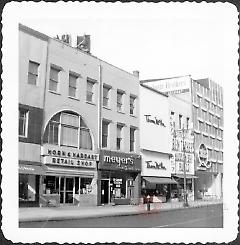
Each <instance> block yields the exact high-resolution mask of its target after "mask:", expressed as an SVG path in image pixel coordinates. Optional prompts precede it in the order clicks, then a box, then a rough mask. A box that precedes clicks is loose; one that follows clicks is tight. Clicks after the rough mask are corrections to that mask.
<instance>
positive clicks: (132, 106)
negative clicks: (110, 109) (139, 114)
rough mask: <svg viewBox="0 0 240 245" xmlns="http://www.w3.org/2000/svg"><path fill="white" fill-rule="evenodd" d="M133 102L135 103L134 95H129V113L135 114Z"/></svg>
mask: <svg viewBox="0 0 240 245" xmlns="http://www.w3.org/2000/svg"><path fill="white" fill-rule="evenodd" d="M135 103H136V96H134V95H130V115H134V114H135V110H136V105H135Z"/></svg>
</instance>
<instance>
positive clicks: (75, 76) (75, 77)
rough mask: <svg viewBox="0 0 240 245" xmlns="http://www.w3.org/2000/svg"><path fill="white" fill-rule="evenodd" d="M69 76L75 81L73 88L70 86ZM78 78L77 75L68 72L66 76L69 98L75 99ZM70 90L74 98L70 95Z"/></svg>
mask: <svg viewBox="0 0 240 245" xmlns="http://www.w3.org/2000/svg"><path fill="white" fill-rule="evenodd" d="M70 76H71V77H74V79H75V87H74V86H72V85H71V84H70ZM78 78H79V76H78V75H77V74H75V73H73V72H69V74H68V97H70V98H75V99H77V87H78V86H77V83H78ZM70 89H74V93H75V95H74V96H72V95H70Z"/></svg>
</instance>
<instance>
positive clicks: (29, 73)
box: [28, 60, 40, 86]
mask: <svg viewBox="0 0 240 245" xmlns="http://www.w3.org/2000/svg"><path fill="white" fill-rule="evenodd" d="M30 64H33V65H37V73H36V74H35V73H32V72H31V71H30V69H29V68H30ZM39 66H40V64H39V63H38V62H35V61H32V60H29V62H28V84H29V85H34V86H37V85H38V76H39ZM29 75H31V76H34V77H35V84H33V83H30V82H29V81H30V80H29Z"/></svg>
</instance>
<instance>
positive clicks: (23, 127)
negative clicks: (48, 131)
mask: <svg viewBox="0 0 240 245" xmlns="http://www.w3.org/2000/svg"><path fill="white" fill-rule="evenodd" d="M18 120H19V125H18V135H19V136H22V137H27V129H28V111H26V110H24V109H19V111H18Z"/></svg>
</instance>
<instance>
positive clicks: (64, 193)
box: [40, 145, 99, 206]
mask: <svg viewBox="0 0 240 245" xmlns="http://www.w3.org/2000/svg"><path fill="white" fill-rule="evenodd" d="M42 160H43V163H44V165H45V169H46V174H45V175H44V176H42V178H41V179H40V187H41V188H40V189H41V190H40V205H41V206H48V205H50V206H51V205H53V206H58V205H60V204H72V205H79V206H80V205H93V206H94V205H97V181H96V176H97V172H96V165H97V161H98V160H99V155H98V154H95V153H94V152H93V151H90V150H78V149H73V148H69V147H64V146H61V147H59V146H53V145H44V146H43V147H42Z"/></svg>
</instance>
